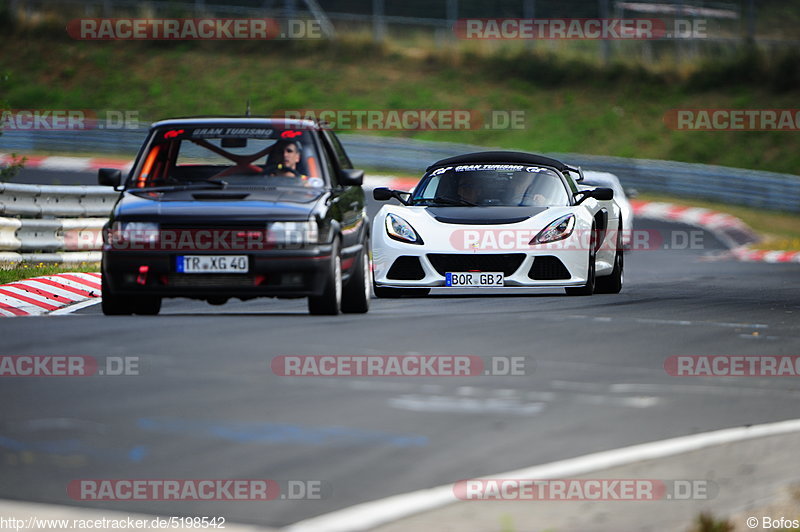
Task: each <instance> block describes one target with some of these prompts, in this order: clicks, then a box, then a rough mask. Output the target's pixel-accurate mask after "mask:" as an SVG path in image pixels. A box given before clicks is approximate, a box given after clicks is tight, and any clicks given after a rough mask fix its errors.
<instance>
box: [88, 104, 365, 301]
mask: <svg viewBox="0 0 800 532" xmlns="http://www.w3.org/2000/svg"><path fill="white" fill-rule="evenodd" d="M363 176H364V172H363V171H361V170H355V169H353V167H352V164H351V162H350V160H349V158H348V157H347V154H346V153H345V151H344V149H343V148H342V145H341V144H340V142H339V140H338V139H337V138H336V136H335V135H334V134H333V132H331V131H330V130H327V129H325V128H323V127H321V126H320V125H319V124H317V123H315V122H311V121H306V120H279V119H269V118H254V117H242V118H230V117H221V118H216V117H215V118H207V117H201V118H178V119H170V120H164V121H160V122H156V123H155V124H153V125H152V126H151V128H150V132H149V134H148V136H147V139H146V140H145V142H144V144H143V146H142V148H141V150H140V151H139V154H138V156H137V157H136V160H135V162H134V164H133V167H132V169H131V171H130V173H129V175H128V176H127V178H126V179H124V180H123V177H122V174H121V172H120V171H119V170H112V169H101V170H100V171H99V174H98V181H99V182H100V184H101V185H108V186H114V187H116V188H117V189H119V190H121V194H120V197H119V200H118V201H117V203H116V205H115V206H114V209H113V211H112V213H111V218H110V220H109V222H108V224H107V225H106V227H105V228H104V230H103V264H102V272H103V278H102V279H103V280H102V284H103V287H102V289H103V300H102V307H103V312H104V313H105V314H109V315H123V314H151V315H152V314H158V312H159V311H160V309H161V300H162V298H164V297H188V298H194V299H202V300H206V301H208V302H209V303H212V304H223V303H225V302H226V301H227V300H228V299H229V298H239V299H242V300H245V299H251V298H255V297H262V296H267V297H280V298H299V297H307V298H308V309H309V312H310V313H311V314H338V313H339V312H340V311H341V312H353V313H358V312H361V313H363V312H367V310H368V309H369V299H370V290H371V287H372V280H371V266H370V258H369V243H368V238H369V227H368V225H369V219H368V217H367V213H366V208H365V200H364V191H363V190H362V188H361V184H362V181H363Z"/></svg>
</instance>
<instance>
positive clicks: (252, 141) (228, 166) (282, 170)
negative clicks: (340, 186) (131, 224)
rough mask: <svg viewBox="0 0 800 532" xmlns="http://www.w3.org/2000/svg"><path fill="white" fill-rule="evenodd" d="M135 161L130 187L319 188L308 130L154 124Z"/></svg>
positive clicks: (318, 173)
mask: <svg viewBox="0 0 800 532" xmlns="http://www.w3.org/2000/svg"><path fill="white" fill-rule="evenodd" d="M152 138H153V141H152V142H151V143H150V146H149V148H148V150H147V152H146V153H144V154H143V155H142V157H141V158H140V159H139V161H138V164H137V165H136V168H135V171H134V173H133V175H132V177H131V181H130V183H129V186H130V187H134V188H149V187H170V186H175V187H180V186H202V185H208V186H222V187H226V186H247V187H252V186H256V187H261V186H270V187H271V186H288V187H322V186H323V185H324V184H325V183H324V180H323V179H322V174H321V173H320V164H319V162H318V160H319V159H318V156H317V152H316V149H315V146H314V142H313V139H312V138H311V134H310V132H308V131H301V130H298V131H295V130H281V129H269V128H263V127H262V128H254V127H228V126H223V127H198V128H173V129H160V130H158V131H156V132H155V133H153V137H152Z"/></svg>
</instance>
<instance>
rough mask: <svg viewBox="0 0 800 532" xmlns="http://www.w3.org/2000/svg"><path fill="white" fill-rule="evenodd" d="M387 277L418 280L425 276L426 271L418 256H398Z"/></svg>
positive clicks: (399, 279) (400, 279)
mask: <svg viewBox="0 0 800 532" xmlns="http://www.w3.org/2000/svg"><path fill="white" fill-rule="evenodd" d="M386 277H387V278H388V279H396V280H398V281H418V280H420V279H422V278H424V277H425V271H424V270H423V269H422V264H420V262H419V258H418V257H409V256H402V257H397V260H395V261H394V264H392V267H391V268H389V273H387V274H386Z"/></svg>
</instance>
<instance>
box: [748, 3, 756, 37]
mask: <svg viewBox="0 0 800 532" xmlns="http://www.w3.org/2000/svg"><path fill="white" fill-rule="evenodd" d="M747 40H748V41H749V42H750V43H751V44H752V43H755V42H756V1H755V0H749V1H748V2H747Z"/></svg>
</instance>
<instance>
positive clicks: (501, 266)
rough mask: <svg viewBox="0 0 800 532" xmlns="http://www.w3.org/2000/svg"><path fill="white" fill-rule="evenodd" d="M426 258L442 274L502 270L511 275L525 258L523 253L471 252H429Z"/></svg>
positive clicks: (504, 273)
mask: <svg viewBox="0 0 800 532" xmlns="http://www.w3.org/2000/svg"><path fill="white" fill-rule="evenodd" d="M428 260H430V261H431V264H432V265H433V267H434V268H435V269H436V271H437V272H439V274H440V275H444V274H445V273H447V272H468V271H479V272H503V275H506V276H508V275H511V274H513V273H514V272H515V271H517V269H518V268H519V267H520V265H521V264H522V261H524V260H525V254H524V253H496V254H480V255H478V254H472V255H457V254H445V253H430V254H428Z"/></svg>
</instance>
